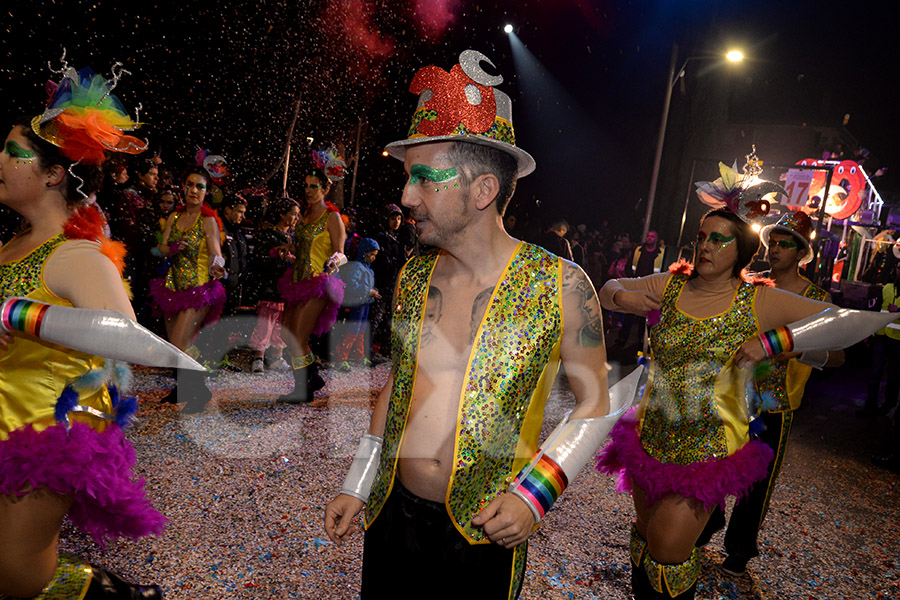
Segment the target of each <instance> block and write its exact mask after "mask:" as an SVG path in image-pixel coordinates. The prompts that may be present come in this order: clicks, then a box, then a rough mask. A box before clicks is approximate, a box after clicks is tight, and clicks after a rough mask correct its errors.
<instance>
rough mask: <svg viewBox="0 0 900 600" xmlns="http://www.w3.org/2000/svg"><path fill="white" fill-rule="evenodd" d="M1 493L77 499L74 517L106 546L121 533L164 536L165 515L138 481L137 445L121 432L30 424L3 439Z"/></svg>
mask: <svg viewBox="0 0 900 600" xmlns="http://www.w3.org/2000/svg"><path fill="white" fill-rule="evenodd" d="M0 465H2V468H0V494H5V495H12V496H24V495H25V494H27V493H29V492H30V491H31V490H33V489H37V488H44V489H47V490H50V491H51V492H53V493H55V494H60V495H62V496H71V497H72V507H71V508H70V509H69V518H70V519H71V520H72V522H73V523H74V524H75V525H76V526H77V527H78V528H79V529H81V530H82V531H84V532H86V533H88V534H90V535H91V537H93V538H94V540H95V541H96V542H97V543H98V544H100V546H101V547H103V546H104V545H105V543H106V542H107V541H108V540H110V539H114V538H116V537H119V536H125V537H131V538H137V537H142V536H145V535H150V534H157V535H158V534H161V533H162V531H163V529H164V527H165V524H166V518H165V517H164V516H162V515H161V514H159V513H158V512H157V511H156V510H155V509H154V508H153V507H152V506H151V505H150V501H149V500H148V499H147V497H146V494H145V493H144V489H143V488H144V480H143V479H135V476H134V474H133V473H132V468H133V466H134V448H132V447H131V444H129V443H128V440H126V439H125V436H124V435H122V430H121V429H119V428H118V427H116V426H115V425H110V426H109V427H107V428H106V429H105V430H104V431H103V432H99V431H97V430H95V429H93V428H92V427H90V426H88V425H86V424H84V423H80V422H77V421H75V422H73V423H72V426H71V427H70V428H68V429H67V428H66V427H65V426H64V425H62V424H58V425H54V426H52V427H48V428H47V429H45V430H43V431H40V432H38V431H35V430H34V427H33V426H32V425H31V424H29V425H26V426H25V427H20V428H19V429H16V430H14V431H11V432H10V434H9V438H8V439H7V440H6V441H2V442H0Z"/></svg>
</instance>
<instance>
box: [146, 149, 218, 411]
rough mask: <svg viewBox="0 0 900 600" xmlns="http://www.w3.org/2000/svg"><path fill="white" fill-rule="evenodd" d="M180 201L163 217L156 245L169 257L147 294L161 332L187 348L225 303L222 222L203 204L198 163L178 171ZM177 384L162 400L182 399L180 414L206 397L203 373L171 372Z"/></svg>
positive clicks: (205, 177) (207, 180)
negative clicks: (167, 265) (166, 267)
mask: <svg viewBox="0 0 900 600" xmlns="http://www.w3.org/2000/svg"><path fill="white" fill-rule="evenodd" d="M183 181H184V205H183V206H179V207H178V208H176V209H175V212H173V213H172V214H170V215H169V216H168V218H167V219H166V224H165V227H164V228H163V233H162V239H161V241H160V243H159V245H158V246H157V250H159V252H160V253H161V254H162V255H163V256H165V257H167V258H170V259H171V261H172V266H171V267H170V268H169V271H168V272H167V273H166V275H165V276H164V277H161V278H159V279H154V280H153V281H151V282H150V295H151V296H152V297H153V300H154V301H155V302H156V305H157V306H158V307H159V309H160V310H161V311H162V313H163V315H164V316H165V320H166V334H167V335H168V338H169V341H170V342H172V343H173V344H174V345H175V346H176V347H177V348H179V349H181V350H185V351H187V350H188V348H190V347H191V346H192V345H193V343H194V338H195V337H196V336H197V333H198V332H199V331H200V328H201V327H202V326H204V325H210V324H212V323H215V322H216V321H217V320H218V319H219V316H220V315H221V314H222V308H223V307H224V306H225V288H224V287H223V286H222V284H221V282H219V279H221V278H222V277H225V275H226V273H225V266H224V265H225V259H224V258H223V257H222V249H221V246H220V242H219V239H220V233H221V231H222V221H221V220H220V219H219V215H218V214H217V213H216V211H215V210H213V209H212V208H210V207H209V206H207V205H206V204H204V202H203V201H204V200H205V199H206V193H207V192H208V191H209V188H210V186H211V185H212V177H211V176H210V174H209V173H208V172H207V171H206V169H204V168H203V167H193V168H190V169H188V171H187V172H186V173H185V175H184V179H183ZM176 374H177V378H178V384H177V385H176V387H175V388H173V389H172V391H171V392H169V394H168V395H167V396H165V397H164V398H163V399H162V401H163V402H166V403H171V404H175V403H176V402H184V403H185V406H184V408H183V409H182V412H183V413H186V414H190V413H197V412H201V411H202V410H203V409H204V407H205V406H206V404H207V402H209V400H210V399H211V398H212V392H210V391H209V388H208V387H206V378H205V374H204V373H202V372H199V371H185V370H178V371H176Z"/></svg>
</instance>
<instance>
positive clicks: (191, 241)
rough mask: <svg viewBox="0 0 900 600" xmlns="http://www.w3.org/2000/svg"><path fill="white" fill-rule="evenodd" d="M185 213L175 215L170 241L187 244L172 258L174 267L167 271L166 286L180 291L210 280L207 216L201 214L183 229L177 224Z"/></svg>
mask: <svg viewBox="0 0 900 600" xmlns="http://www.w3.org/2000/svg"><path fill="white" fill-rule="evenodd" d="M184 214H185V213H183V212H180V213H178V214H177V215H175V220H174V221H173V222H172V230H171V231H170V232H169V243H170V244H173V243H175V242H186V244H187V246H186V247H185V248H183V249H182V250H181V251H180V252H179V253H178V254H176V255H175V256H174V257H173V258H172V268H170V269H169V272H168V273H166V287H167V288H169V289H170V290H175V291H179V292H181V291H184V290H189V289H191V288H195V287H199V286H201V285H204V284H206V283H208V282H209V249H208V248H207V246H206V234H205V233H204V231H203V219H204V218H205V217H204V215H203V214H200V215H199V216H198V217H197V220H196V221H195V222H194V224H193V225H192V226H191V227H190V229H188V230H187V231H181V230H180V229H178V227H177V224H178V221H179V220H180V219H181V218H182V217H183V216H184Z"/></svg>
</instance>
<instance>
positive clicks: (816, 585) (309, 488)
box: [61, 361, 900, 600]
mask: <svg viewBox="0 0 900 600" xmlns="http://www.w3.org/2000/svg"><path fill="white" fill-rule="evenodd" d="M238 363H240V361H238ZM388 369H389V365H388V364H382V365H379V366H378V367H375V368H366V367H362V366H359V367H355V368H354V369H352V370H351V371H350V372H348V373H341V372H337V371H335V370H330V371H327V372H326V375H327V378H328V381H329V383H328V388H327V391H328V399H327V401H326V400H320V401H317V403H316V404H317V406H315V407H311V406H303V407H298V406H284V405H276V404H273V403H271V402H269V399H271V398H272V397H274V396H276V395H278V394H280V393H284V392H286V391H288V389H290V386H291V385H292V384H291V383H290V382H289V380H288V375H287V374H285V373H266V374H265V375H262V376H260V375H251V374H249V373H222V374H221V375H220V376H218V377H217V378H214V379H211V380H210V381H211V384H210V385H211V387H212V388H213V391H214V393H215V396H214V399H215V406H214V407H213V408H212V409H211V410H208V411H207V412H206V413H204V414H202V415H200V416H193V417H182V416H181V415H180V414H179V412H178V411H177V409H176V408H174V407H172V406H169V405H161V404H159V402H158V399H159V397H160V396H161V395H162V394H163V393H164V392H165V391H166V390H167V389H168V388H170V387H171V385H172V381H173V380H172V379H171V378H170V377H169V376H168V374H167V373H165V372H164V371H160V370H152V369H141V368H139V369H136V391H137V393H138V395H139V397H140V399H141V400H142V406H141V412H140V418H141V420H140V423H139V424H137V425H136V426H135V427H133V428H132V429H131V430H130V433H129V435H128V437H129V438H130V440H131V442H132V443H133V444H134V446H135V448H136V450H137V454H138V466H139V471H140V473H141V474H142V476H143V477H145V478H146V480H147V489H148V490H149V494H150V495H151V497H152V498H153V501H154V503H155V505H156V506H157V508H158V509H159V510H161V511H162V512H163V513H164V514H165V515H166V516H167V517H168V518H169V519H170V522H169V525H168V528H167V530H166V533H165V535H164V536H163V537H161V538H151V539H145V540H141V541H137V542H134V541H129V540H122V541H119V542H118V543H116V544H114V545H112V546H111V547H109V548H107V550H106V552H105V553H104V552H101V551H100V550H99V549H98V548H97V547H96V546H95V545H93V544H92V543H91V542H90V541H89V540H88V539H87V538H86V537H85V536H83V535H81V534H80V533H78V532H77V531H75V530H74V529H72V528H71V527H70V526H68V525H66V526H65V527H64V530H63V535H62V539H61V548H62V549H63V550H65V551H71V552H75V553H78V554H81V555H83V556H85V557H86V558H88V559H90V560H92V561H94V562H97V563H99V564H103V565H105V566H107V567H109V568H112V569H114V570H118V571H119V572H121V573H122V574H123V575H125V576H127V577H129V578H132V579H133V580H137V581H141V582H155V583H158V584H160V585H161V586H163V588H164V590H165V592H166V598H168V599H169V600H181V599H207V598H266V599H282V598H351V599H352V598H356V597H357V590H358V584H359V573H360V567H361V554H362V536H361V535H356V536H355V537H354V539H353V540H352V541H351V542H349V543H347V544H344V545H343V546H342V547H336V546H335V545H333V544H331V543H330V542H329V541H328V540H327V537H326V536H325V533H324V531H323V528H322V518H323V516H322V515H323V512H322V508H323V506H324V504H325V503H326V502H327V501H328V500H329V499H331V498H332V497H333V495H334V493H335V491H336V490H337V489H339V487H340V484H341V482H342V480H343V476H344V472H345V469H346V468H347V466H348V464H349V461H350V457H351V455H352V453H353V452H354V450H355V448H356V443H357V440H358V438H359V435H360V434H361V433H362V432H363V431H364V430H365V428H366V426H367V423H368V419H369V414H370V408H369V406H370V401H371V400H372V399H373V397H374V394H375V392H376V390H377V389H379V388H380V387H381V385H382V384H383V382H384V381H385V378H386V376H387V372H388ZM619 371H620V369H618V368H614V370H613V372H612V379H613V380H615V379H617V378H618V376H619V375H620V373H619ZM865 378H866V372H865V369H863V368H860V367H856V368H854V367H849V366H848V367H844V368H842V369H840V370H838V371H836V372H834V373H833V374H832V375H830V376H829V377H827V378H825V379H823V380H819V381H813V382H811V383H810V386H809V390H808V394H807V400H810V399H812V400H810V401H808V402H806V406H805V408H803V409H802V410H801V412H800V413H799V414H798V416H797V419H796V421H795V427H794V433H793V436H792V442H791V445H790V446H789V449H788V455H787V458H786V460H785V464H784V470H783V473H782V476H781V478H780V481H779V489H778V490H777V492H776V493H775V496H774V499H773V502H772V506H771V509H770V512H769V516H768V519H767V521H766V525H765V528H764V530H763V531H762V533H761V551H762V555H761V557H759V558H758V559H756V560H754V561H752V562H751V563H750V573H749V574H748V575H745V576H744V577H740V578H733V577H728V576H725V575H723V574H721V572H720V571H719V570H718V568H717V565H718V564H719V563H721V561H722V558H723V555H722V553H721V544H722V534H721V533H719V534H717V535H716V536H715V537H714V538H713V540H712V541H711V542H710V544H709V545H708V546H707V547H706V549H705V550H704V551H703V573H702V577H701V582H700V586H699V591H698V593H697V598H698V599H701V600H702V599H709V598H738V599H747V600H756V599H764V598H765V599H774V598H802V599H810V598H814V599H821V600H825V599H830V600H837V599H859V598H877V599H888V598H900V519H898V516H900V478H898V475H896V474H894V473H891V472H889V471H885V470H882V469H879V468H877V467H875V466H874V465H872V464H871V462H870V458H871V456H872V455H873V454H876V453H878V451H879V450H880V448H881V446H882V445H883V444H884V443H885V442H886V436H887V433H888V432H887V426H886V422H884V421H882V422H871V421H861V420H859V419H856V418H855V417H854V416H853V413H854V411H855V410H856V408H857V407H858V405H859V404H860V403H861V402H862V398H861V395H862V394H863V393H864V391H863V390H864V387H865V385H864V382H865ZM572 403H573V398H572V395H571V392H570V391H569V389H568V387H567V386H566V385H565V382H564V378H563V377H561V378H560V381H559V382H558V383H557V387H556V389H555V390H554V393H553V395H552V396H551V400H550V402H549V403H548V409H547V415H546V418H545V424H544V435H546V434H547V433H548V431H549V429H550V428H552V426H553V425H555V423H556V422H557V421H558V420H559V419H560V417H561V415H562V414H563V412H564V411H565V410H566V409H567V408H568V407H570V406H571V405H572ZM631 517H632V509H631V502H630V498H628V497H627V496H622V495H617V494H616V493H615V490H614V482H613V481H612V480H611V479H609V478H606V477H604V476H601V475H600V474H599V473H596V472H595V471H593V470H589V469H585V471H584V472H583V473H582V474H581V476H580V477H579V478H578V479H577V480H576V481H575V482H574V483H573V484H572V485H571V486H570V487H569V489H568V490H567V492H566V493H565V494H564V495H563V497H562V498H561V499H560V501H559V502H558V503H557V505H556V506H555V508H554V509H553V511H551V513H550V514H549V516H548V517H547V519H546V522H545V523H544V524H543V525H542V526H541V528H540V529H539V530H538V532H537V533H536V534H535V535H534V536H533V537H532V543H531V547H530V551H529V562H528V570H527V574H526V579H525V586H524V591H523V593H522V598H527V599H545V598H549V599H561V598H583V599H588V598H627V597H628V596H629V594H628V581H629V570H628V555H627V539H628V538H627V536H628V527H629V522H630V519H631Z"/></svg>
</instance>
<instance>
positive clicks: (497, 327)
mask: <svg viewBox="0 0 900 600" xmlns="http://www.w3.org/2000/svg"><path fill="white" fill-rule="evenodd" d="M434 264H435V259H434V258H433V257H429V258H422V257H420V258H417V259H414V260H413V261H411V262H410V263H409V264H408V265H407V266H406V267H405V268H404V271H403V273H402V274H401V277H400V286H399V290H398V301H397V306H396V307H395V311H394V340H393V344H394V364H395V369H394V389H393V390H392V393H391V404H390V406H389V408H388V418H387V424H386V427H385V436H384V439H385V442H384V448H385V451H383V452H382V458H381V464H380V466H379V472H378V474H377V475H376V481H375V485H374V486H373V491H372V494H371V496H370V500H369V506H368V508H367V522H371V521H372V520H373V519H374V518H375V516H377V513H378V511H379V510H380V508H381V505H382V504H383V503H384V499H385V498H386V497H387V494H388V493H389V491H390V485H391V482H392V480H393V476H394V470H395V469H396V455H397V450H398V448H399V445H400V442H401V438H402V435H403V430H404V428H405V425H406V419H407V416H408V414H409V404H410V402H411V400H412V392H413V389H412V388H413V383H414V377H415V368H416V362H415V354H416V352H417V350H418V347H419V333H420V330H421V322H422V314H423V309H424V298H425V295H426V294H425V292H426V290H427V286H428V282H429V280H430V275H431V272H432V269H433V267H434ZM559 298H560V261H559V259H558V258H557V257H556V256H554V255H552V254H550V253H549V252H546V251H545V250H543V249H542V248H539V247H537V246H531V245H528V244H522V245H520V247H519V250H518V251H517V253H516V255H515V256H514V257H513V259H512V260H511V261H510V264H509V265H508V267H507V269H506V271H505V272H504V273H503V275H502V276H501V279H500V282H499V283H498V285H497V286H496V287H495V292H494V295H493V297H492V298H491V301H490V303H489V304H488V307H487V309H486V311H485V317H484V319H483V321H482V324H481V327H480V328H479V330H478V332H477V333H476V338H475V343H474V344H473V347H472V350H471V354H470V362H469V369H468V372H467V373H466V376H465V380H464V381H465V383H464V385H463V390H462V398H461V407H460V412H459V414H460V420H459V422H458V423H457V431H456V436H457V444H456V448H457V451H456V455H455V457H454V465H453V473H452V475H451V481H450V490H449V496H448V507H449V510H450V514H451V516H452V517H453V519H454V521H455V522H456V524H457V527H458V528H459V529H460V531H462V532H463V533H464V534H465V535H466V536H467V537H469V538H470V540H472V541H482V540H484V539H485V536H484V532H483V531H482V530H481V529H479V528H476V527H473V526H472V525H471V520H472V518H473V517H474V516H475V515H477V514H478V513H479V512H480V511H481V510H482V509H483V508H484V507H485V506H486V505H487V504H488V503H489V502H490V501H491V500H493V499H494V498H495V497H497V496H499V495H500V494H501V493H503V492H504V491H505V490H506V488H507V487H508V486H509V483H510V481H511V480H512V478H513V477H514V476H515V471H514V470H513V461H514V460H515V459H516V448H517V446H518V444H519V443H520V439H521V436H522V430H523V427H524V426H525V425H526V423H525V421H526V413H528V412H529V408H533V407H532V405H533V403H535V402H537V403H539V408H540V410H537V411H532V413H529V414H531V415H532V416H533V418H535V419H538V420H540V419H542V418H543V403H544V402H545V401H546V392H547V391H549V390H544V392H545V393H543V394H542V395H541V397H535V389H536V387H537V384H538V381H539V380H540V378H541V376H542V375H543V374H544V373H545V371H546V370H547V369H548V367H549V368H555V367H556V366H557V365H556V364H550V363H551V361H550V358H551V356H552V355H553V352H554V350H555V349H557V348H558V344H559V339H560V336H561V335H562V314H561V307H560V300H559ZM554 373H555V371H554ZM539 428H540V423H539V422H538V423H537V427H536V428H532V429H536V430H537V431H538V432H539ZM528 444H531V445H534V446H536V445H537V439H536V436H535V439H534V440H528ZM533 450H536V448H534V449H533ZM529 456H530V454H529Z"/></svg>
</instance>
